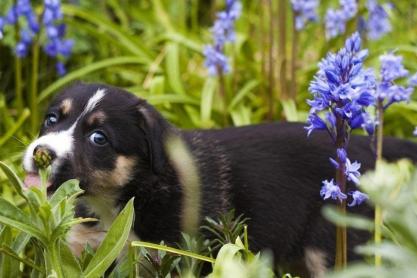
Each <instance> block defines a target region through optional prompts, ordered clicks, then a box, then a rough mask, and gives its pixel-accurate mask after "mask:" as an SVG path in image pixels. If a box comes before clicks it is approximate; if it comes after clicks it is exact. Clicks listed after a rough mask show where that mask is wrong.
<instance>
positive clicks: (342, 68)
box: [308, 33, 375, 133]
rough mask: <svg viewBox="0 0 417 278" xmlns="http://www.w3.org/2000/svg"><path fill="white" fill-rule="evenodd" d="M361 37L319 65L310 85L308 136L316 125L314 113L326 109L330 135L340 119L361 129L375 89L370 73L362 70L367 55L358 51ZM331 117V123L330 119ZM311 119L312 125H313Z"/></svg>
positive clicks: (355, 35)
mask: <svg viewBox="0 0 417 278" xmlns="http://www.w3.org/2000/svg"><path fill="white" fill-rule="evenodd" d="M360 44H361V43H360V37H359V34H358V33H355V34H354V35H353V36H352V37H350V38H349V39H348V40H347V41H346V44H345V47H344V48H343V49H341V50H340V51H339V52H337V53H336V54H334V53H330V54H328V55H327V57H326V58H325V59H323V60H322V61H320V63H319V71H318V72H317V74H316V75H315V77H314V80H313V81H312V82H311V83H310V87H309V91H310V92H311V93H312V95H313V97H314V98H313V100H308V104H309V105H310V106H311V110H310V115H312V114H313V115H315V116H314V117H313V116H310V117H309V121H308V124H310V126H309V127H308V130H309V133H311V132H312V131H313V130H314V129H315V127H316V126H317V127H320V129H322V128H323V125H318V124H317V122H318V120H317V119H316V118H317V117H318V115H317V113H319V112H320V111H324V110H328V112H330V113H332V114H333V115H334V116H333V117H329V115H327V116H326V119H327V123H328V126H329V132H331V133H334V127H335V123H336V121H335V119H334V118H337V117H342V118H343V119H344V120H346V121H348V123H349V125H350V127H351V128H356V127H360V125H361V124H362V123H363V116H362V113H365V112H364V109H365V107H368V106H370V105H371V104H373V103H374V96H373V90H374V87H375V83H374V80H375V78H374V77H373V72H372V71H369V70H367V69H365V68H364V67H363V61H364V59H365V57H366V56H367V51H366V50H360ZM331 118H333V119H332V120H331V121H329V119H331ZM312 120H314V123H313V122H312Z"/></svg>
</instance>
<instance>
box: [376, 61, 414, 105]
mask: <svg viewBox="0 0 417 278" xmlns="http://www.w3.org/2000/svg"><path fill="white" fill-rule="evenodd" d="M402 61H403V58H402V57H401V56H397V55H394V54H393V53H388V54H384V55H381V56H380V62H381V69H380V82H379V83H378V86H377V87H376V90H374V95H375V97H376V98H377V99H378V101H379V102H381V103H382V104H383V108H384V109H387V108H388V107H389V106H390V105H391V104H393V103H397V102H403V101H405V102H408V101H409V100H410V97H411V94H412V93H413V88H412V87H411V85H410V86H409V87H405V86H401V85H398V84H395V81H396V80H397V79H400V78H404V77H407V76H408V74H409V72H408V70H406V69H405V68H404V66H403V63H402Z"/></svg>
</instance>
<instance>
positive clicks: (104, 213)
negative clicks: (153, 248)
mask: <svg viewBox="0 0 417 278" xmlns="http://www.w3.org/2000/svg"><path fill="white" fill-rule="evenodd" d="M82 201H83V202H84V204H85V205H86V206H87V208H88V210H89V212H90V213H93V214H94V215H96V216H97V217H98V218H99V224H98V226H99V228H100V230H102V231H104V232H107V231H109V229H110V227H111V225H112V223H113V221H114V220H115V219H116V217H117V215H118V214H119V213H120V211H121V209H120V207H118V206H116V205H115V204H114V201H113V200H112V199H109V198H102V197H95V196H94V197H92V196H89V197H84V198H83V200H82ZM129 240H130V241H133V240H139V237H138V236H137V235H136V233H135V232H134V230H133V229H132V230H131V231H130V234H129Z"/></svg>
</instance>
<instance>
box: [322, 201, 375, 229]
mask: <svg viewBox="0 0 417 278" xmlns="http://www.w3.org/2000/svg"><path fill="white" fill-rule="evenodd" d="M322 213H323V216H324V217H325V218H326V219H328V220H330V221H331V222H333V223H335V224H337V225H346V226H348V227H352V228H355V229H361V230H368V231H373V229H374V223H373V222H372V221H371V220H369V219H368V218H365V217H363V216H361V215H356V214H351V213H346V214H344V213H341V212H340V211H339V210H338V209H337V208H336V207H334V206H325V207H324V208H323V209H322Z"/></svg>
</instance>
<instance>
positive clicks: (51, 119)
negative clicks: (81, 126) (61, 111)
mask: <svg viewBox="0 0 417 278" xmlns="http://www.w3.org/2000/svg"><path fill="white" fill-rule="evenodd" d="M57 122H58V117H57V115H55V114H53V113H51V114H48V115H46V119H45V127H50V126H53V125H54V124H56V123H57Z"/></svg>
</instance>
